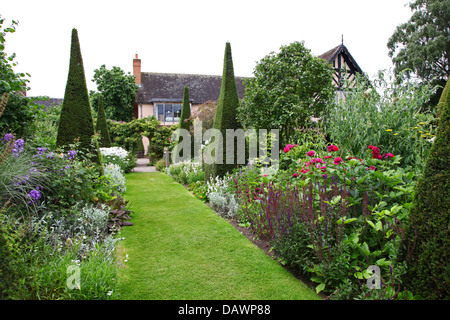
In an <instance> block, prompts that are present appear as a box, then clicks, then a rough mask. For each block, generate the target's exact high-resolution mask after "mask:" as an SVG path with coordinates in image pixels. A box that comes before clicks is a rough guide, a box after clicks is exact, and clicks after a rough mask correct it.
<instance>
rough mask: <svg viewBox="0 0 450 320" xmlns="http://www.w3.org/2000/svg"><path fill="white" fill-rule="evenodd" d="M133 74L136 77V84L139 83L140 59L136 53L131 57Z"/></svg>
mask: <svg viewBox="0 0 450 320" xmlns="http://www.w3.org/2000/svg"><path fill="white" fill-rule="evenodd" d="M133 75H134V76H135V77H136V80H135V81H136V84H137V85H138V86H140V85H141V59H139V58H138V54H137V53H136V57H135V58H134V59H133Z"/></svg>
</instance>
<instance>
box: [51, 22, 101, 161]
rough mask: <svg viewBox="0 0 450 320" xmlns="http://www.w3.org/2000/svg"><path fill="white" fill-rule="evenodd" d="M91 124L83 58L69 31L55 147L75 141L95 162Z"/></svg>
mask: <svg viewBox="0 0 450 320" xmlns="http://www.w3.org/2000/svg"><path fill="white" fill-rule="evenodd" d="M94 133H95V132H94V121H93V119H92V113H91V105H90V103H89V95H88V91H87V87H86V77H85V75H84V67H83V58H82V56H81V49H80V42H79V39H78V32H77V30H76V29H75V28H74V29H72V42H71V49H70V65H69V74H68V77H67V84H66V90H65V93H64V102H63V107H62V110H61V116H60V120H59V127H58V136H57V139H56V144H57V146H59V147H61V146H67V145H69V144H72V143H74V141H75V140H76V141H78V142H79V143H80V146H81V148H83V149H85V150H89V155H90V156H92V159H93V161H95V162H99V161H100V157H99V153H98V146H97V145H96V143H95V142H94V143H93V142H92V138H93V136H94Z"/></svg>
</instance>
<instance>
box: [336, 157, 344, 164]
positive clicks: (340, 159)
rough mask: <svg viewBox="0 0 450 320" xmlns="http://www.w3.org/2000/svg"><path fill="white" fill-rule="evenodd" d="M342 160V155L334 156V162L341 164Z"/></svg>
mask: <svg viewBox="0 0 450 320" xmlns="http://www.w3.org/2000/svg"><path fill="white" fill-rule="evenodd" d="M341 162H342V158H341V157H336V158H334V164H336V165H337V164H340V163H341Z"/></svg>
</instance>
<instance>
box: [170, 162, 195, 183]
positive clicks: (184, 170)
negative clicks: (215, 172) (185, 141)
mask: <svg viewBox="0 0 450 320" xmlns="http://www.w3.org/2000/svg"><path fill="white" fill-rule="evenodd" d="M167 173H168V174H169V175H170V176H172V178H174V179H175V181H177V182H179V183H181V184H190V183H194V182H197V181H202V180H204V172H203V168H202V166H201V164H200V163H197V162H193V161H191V160H186V161H183V162H177V163H174V164H172V165H171V166H170V167H169V168H168V169H167Z"/></svg>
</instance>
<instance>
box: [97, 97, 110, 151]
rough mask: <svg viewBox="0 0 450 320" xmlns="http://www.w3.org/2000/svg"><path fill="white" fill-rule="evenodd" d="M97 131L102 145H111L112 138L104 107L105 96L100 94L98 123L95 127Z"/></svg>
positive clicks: (106, 146) (107, 146)
mask: <svg viewBox="0 0 450 320" xmlns="http://www.w3.org/2000/svg"><path fill="white" fill-rule="evenodd" d="M95 130H96V132H97V133H99V134H100V143H99V144H100V146H101V147H103V148H110V147H111V138H110V137H109V130H108V124H107V123H106V115H105V109H104V108H103V97H102V95H100V96H99V100H98V116H97V125H96V127H95Z"/></svg>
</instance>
